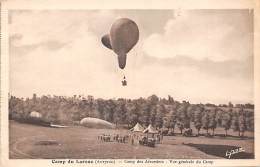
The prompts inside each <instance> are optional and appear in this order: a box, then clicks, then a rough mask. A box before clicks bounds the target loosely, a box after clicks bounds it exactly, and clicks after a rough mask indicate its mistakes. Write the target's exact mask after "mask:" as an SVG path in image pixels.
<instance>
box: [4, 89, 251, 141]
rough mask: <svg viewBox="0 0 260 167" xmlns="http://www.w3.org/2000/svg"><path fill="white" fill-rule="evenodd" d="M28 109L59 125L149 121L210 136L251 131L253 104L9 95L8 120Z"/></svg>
mask: <svg viewBox="0 0 260 167" xmlns="http://www.w3.org/2000/svg"><path fill="white" fill-rule="evenodd" d="M32 111H36V112H39V113H41V115H42V119H43V120H45V121H48V122H53V123H61V124H75V123H78V122H79V121H80V120H81V119H82V118H85V117H96V118H100V119H103V120H106V121H109V122H112V123H114V124H116V125H117V126H127V127H128V128H130V127H132V126H134V125H135V124H136V123H137V122H139V123H140V124H142V125H144V126H148V125H149V124H152V125H153V126H154V127H156V128H157V129H161V128H164V129H167V130H168V131H169V133H171V134H174V133H175V132H174V131H175V129H177V128H178V129H179V130H180V132H181V133H182V132H183V130H184V129H186V128H195V129H196V131H197V134H198V135H200V133H201V130H202V129H204V130H205V132H206V134H207V135H209V134H210V135H214V133H215V129H216V128H217V127H220V128H223V129H224V130H225V135H227V134H228V130H230V129H233V130H234V131H237V132H238V136H244V132H245V131H253V130H254V105H253V104H250V103H248V104H236V105H233V104H232V103H229V104H221V105H215V104H210V103H207V104H201V103H200V104H191V103H189V102H188V101H182V102H179V101H176V100H174V99H173V98H172V97H171V96H168V98H159V97H157V96H156V95H151V96H149V97H148V98H138V99H123V98H119V99H107V100H106V99H102V98H97V99H95V98H94V97H93V96H87V97H83V96H77V95H74V96H73V97H65V96H41V97H37V95H36V94H34V95H33V97H32V98H26V99H24V98H18V97H15V96H10V97H9V119H14V120H18V121H21V120H25V119H28V118H29V115H30V113H31V112H32Z"/></svg>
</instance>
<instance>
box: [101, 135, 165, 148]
mask: <svg viewBox="0 0 260 167" xmlns="http://www.w3.org/2000/svg"><path fill="white" fill-rule="evenodd" d="M143 138H147V139H151V138H152V139H153V140H155V142H156V143H157V144H159V143H161V142H162V140H163V135H162V134H152V136H148V135H146V134H137V133H131V134H128V135H119V134H114V135H110V134H102V135H99V136H98V140H100V141H102V142H113V141H115V142H118V143H130V144H131V145H136V144H139V141H140V140H142V139H143Z"/></svg>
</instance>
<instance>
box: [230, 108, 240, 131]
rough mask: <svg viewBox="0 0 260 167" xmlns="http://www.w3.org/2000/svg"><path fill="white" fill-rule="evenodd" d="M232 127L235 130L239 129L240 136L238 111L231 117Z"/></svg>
mask: <svg viewBox="0 0 260 167" xmlns="http://www.w3.org/2000/svg"><path fill="white" fill-rule="evenodd" d="M231 129H233V131H234V132H236V131H238V136H240V131H239V122H238V113H236V112H234V113H233V115H232V118H231Z"/></svg>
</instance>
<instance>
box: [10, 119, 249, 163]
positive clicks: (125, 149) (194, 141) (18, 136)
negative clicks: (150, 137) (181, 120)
mask: <svg viewBox="0 0 260 167" xmlns="http://www.w3.org/2000/svg"><path fill="white" fill-rule="evenodd" d="M9 126H10V127H9V128H10V139H9V142H10V143H9V147H10V151H9V154H10V158H12V159H30V158H77V159H81V158H82V159H83V158H84V159H87V158H105V159H106V158H140V159H142V158H158V159H166V158H167V159H179V158H185V159H189V158H196V159H200V158H203V159H205V158H207V159H216V158H227V157H226V156H225V154H226V151H230V150H231V149H235V148H238V147H242V148H243V149H244V150H245V152H241V153H238V154H235V155H233V156H232V157H231V158H253V157H254V139H253V133H252V132H246V133H245V135H246V136H249V138H246V139H243V140H242V139H238V138H235V137H227V138H221V137H213V138H207V137H204V136H201V137H182V136H180V135H177V136H164V138H163V142H162V144H157V145H156V146H155V148H150V147H146V146H141V145H139V144H135V145H131V144H129V143H116V142H101V141H99V140H97V136H98V135H100V134H103V133H105V134H118V133H119V134H128V133H129V131H128V130H107V129H106V130H104V129H89V128H85V127H78V126H77V127H76V126H75V127H68V128H49V127H41V126H35V125H30V124H21V123H17V122H15V121H10V124H9ZM177 132H178V131H177ZM220 132H221V133H223V134H224V131H223V130H222V129H217V130H216V133H217V134H218V133H220ZM229 134H231V135H237V133H236V132H234V133H233V132H231V131H229ZM46 140H55V141H57V142H58V144H56V145H39V144H37V143H39V142H41V141H46Z"/></svg>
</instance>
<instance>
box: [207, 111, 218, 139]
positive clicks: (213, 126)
mask: <svg viewBox="0 0 260 167" xmlns="http://www.w3.org/2000/svg"><path fill="white" fill-rule="evenodd" d="M209 128H210V129H211V130H212V135H213V136H214V135H215V133H214V132H215V129H216V128H217V120H216V110H212V111H211V112H210V113H209Z"/></svg>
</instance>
